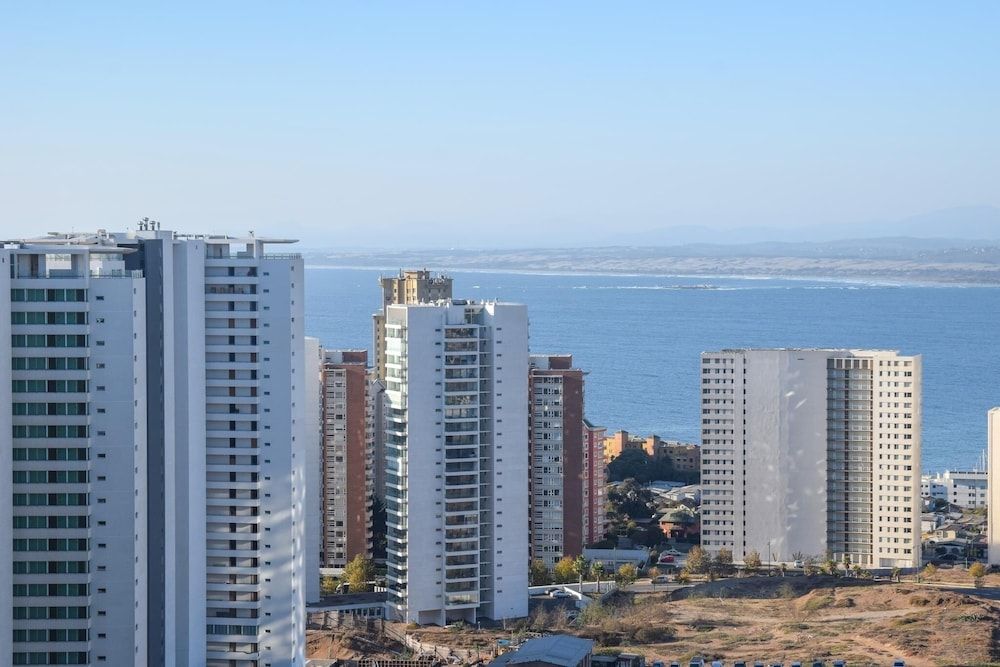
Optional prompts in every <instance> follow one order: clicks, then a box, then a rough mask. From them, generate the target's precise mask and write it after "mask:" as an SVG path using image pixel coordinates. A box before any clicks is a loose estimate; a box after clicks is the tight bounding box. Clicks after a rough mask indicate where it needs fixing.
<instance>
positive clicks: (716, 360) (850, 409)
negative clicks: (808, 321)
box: [701, 349, 921, 568]
mask: <svg viewBox="0 0 1000 667" xmlns="http://www.w3.org/2000/svg"><path fill="white" fill-rule="evenodd" d="M701 378H702V380H701V382H702V384H701V400H702V450H701V452H702V461H701V479H702V487H703V490H702V546H703V547H704V548H705V549H706V550H707V551H709V552H710V553H717V552H718V551H719V550H720V549H723V548H727V549H731V550H732V551H733V555H734V559H735V560H736V561H742V560H743V558H744V556H745V555H746V554H747V553H749V552H751V551H756V552H758V553H759V554H760V555H761V558H762V559H766V560H767V561H771V562H779V561H791V560H793V559H794V557H793V554H795V553H805V554H808V555H813V556H820V557H823V556H824V555H825V554H827V553H830V554H832V555H833V557H834V558H835V559H836V560H838V561H840V560H841V559H842V558H844V557H845V556H846V557H848V558H849V559H850V560H851V562H852V563H854V564H859V565H861V566H862V567H874V568H890V567H903V568H909V567H918V566H919V564H920V530H919V528H920V487H919V481H920V425H921V406H920V386H921V370H920V357H919V356H903V355H900V354H898V353H897V352H893V351H884V350H785V349H782V350H723V351H720V352H707V353H704V354H703V355H702V375H701Z"/></svg>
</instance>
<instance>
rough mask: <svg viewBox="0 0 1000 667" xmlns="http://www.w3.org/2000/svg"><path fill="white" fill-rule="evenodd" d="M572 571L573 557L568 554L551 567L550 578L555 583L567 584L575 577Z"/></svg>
mask: <svg viewBox="0 0 1000 667" xmlns="http://www.w3.org/2000/svg"><path fill="white" fill-rule="evenodd" d="M574 575H575V572H574V571H573V559H572V558H570V557H569V556H566V557H565V558H562V559H560V560H559V562H558V563H556V564H555V565H554V566H553V567H552V579H553V580H554V581H555V582H556V583H557V584H568V583H569V582H571V581H573V579H575V578H576V577H575V576H574Z"/></svg>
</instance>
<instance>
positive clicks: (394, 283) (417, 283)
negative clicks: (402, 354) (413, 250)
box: [372, 269, 452, 380]
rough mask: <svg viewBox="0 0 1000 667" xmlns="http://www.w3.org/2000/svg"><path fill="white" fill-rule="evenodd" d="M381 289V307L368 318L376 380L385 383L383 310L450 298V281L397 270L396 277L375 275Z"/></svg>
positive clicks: (410, 270)
mask: <svg viewBox="0 0 1000 667" xmlns="http://www.w3.org/2000/svg"><path fill="white" fill-rule="evenodd" d="M378 282H379V285H381V287H382V307H381V308H380V309H379V312H377V313H375V314H374V315H372V325H373V326H372V331H373V338H374V343H375V370H376V372H377V373H378V379H380V380H385V309H386V308H388V307H389V306H392V305H401V304H408V303H431V302H434V301H438V300H440V299H450V298H451V284H452V279H451V278H450V277H448V276H443V275H434V274H433V273H431V272H430V271H428V270H427V269H420V270H413V269H407V270H400V272H399V275H397V276H388V277H387V276H379V279H378Z"/></svg>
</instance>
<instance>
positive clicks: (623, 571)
mask: <svg viewBox="0 0 1000 667" xmlns="http://www.w3.org/2000/svg"><path fill="white" fill-rule="evenodd" d="M638 577H639V571H638V570H637V569H636V567H635V565H633V564H632V563H625V564H624V565H621V566H620V567H619V568H618V570H617V571H616V572H615V581H617V582H618V585H619V586H621V587H622V588H624V587H625V586H630V585H631V584H634V583H635V580H636V579H637V578H638Z"/></svg>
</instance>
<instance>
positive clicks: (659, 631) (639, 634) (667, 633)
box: [632, 625, 677, 644]
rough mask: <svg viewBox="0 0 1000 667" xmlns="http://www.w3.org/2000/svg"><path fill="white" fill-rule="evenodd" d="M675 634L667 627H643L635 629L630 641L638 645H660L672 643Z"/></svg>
mask: <svg viewBox="0 0 1000 667" xmlns="http://www.w3.org/2000/svg"><path fill="white" fill-rule="evenodd" d="M676 634H677V633H676V632H675V631H674V629H673V628H672V627H670V626H668V625H659V626H645V627H641V628H639V629H637V630H636V631H635V632H634V633H633V634H632V639H633V640H635V642H636V643H639V644H662V643H663V642H669V641H672V640H673V639H674V637H675V636H676Z"/></svg>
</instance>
